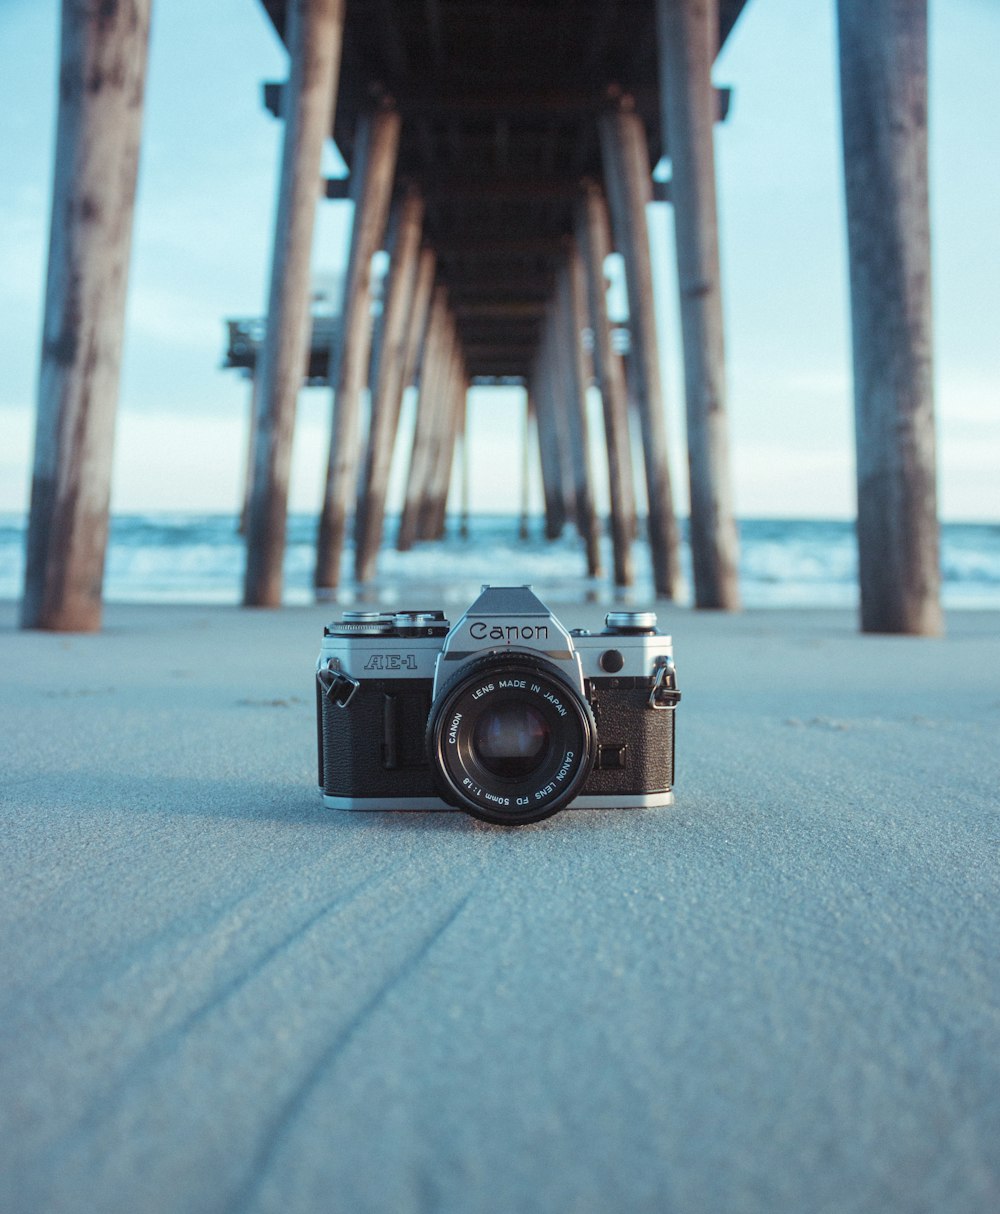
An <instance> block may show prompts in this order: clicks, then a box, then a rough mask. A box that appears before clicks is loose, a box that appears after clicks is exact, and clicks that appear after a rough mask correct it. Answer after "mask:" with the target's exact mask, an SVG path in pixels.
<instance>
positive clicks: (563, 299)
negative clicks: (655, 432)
mask: <svg viewBox="0 0 1000 1214" xmlns="http://www.w3.org/2000/svg"><path fill="white" fill-rule="evenodd" d="M585 328H589V317H588V315H587V283H586V272H585V270H584V268H583V263H582V260H581V258H580V254H579V250H578V249H577V247H576V242H575V241H574V240H572V238H567V247H566V261H565V263H564V264H563V265H562V266H561V267H560V270H559V277H558V287H557V291H556V298H555V309H554V312H553V342H554V345H555V348H556V350H557V352H558V354H559V359H560V363H561V365H562V375H561V377H560V378H561V382H562V383H563V385H564V392H563V398H562V400H561V401H560V402H559V405H560V407H561V408H562V409H563V410H564V411H565V414H566V420H567V423H568V430H569V443H570V455H571V464H572V470H573V483H574V493H573V499H574V508H575V512H576V528H577V531H578V532H579V534H580V538H581V539H582V540H583V547H584V552H585V554H586V558H587V573H588V575H589V576H590V577H600V575H601V529H600V526H599V524H598V521H597V513H596V511H595V509H594V485H593V478H592V476H591V468H590V427H589V425H588V422H587V389H588V388H589V387H590V383H591V380H592V379H593V367H592V365H591V360H590V358H589V357H588V356H587V353H586V351H585V350H584V348H583V330H584V329H585Z"/></svg>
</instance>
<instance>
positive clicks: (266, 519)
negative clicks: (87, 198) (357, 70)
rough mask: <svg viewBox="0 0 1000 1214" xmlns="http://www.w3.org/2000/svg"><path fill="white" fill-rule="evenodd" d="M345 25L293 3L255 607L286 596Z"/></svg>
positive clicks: (254, 515) (257, 460) (257, 440)
mask: <svg viewBox="0 0 1000 1214" xmlns="http://www.w3.org/2000/svg"><path fill="white" fill-rule="evenodd" d="M343 28H344V0H294V2H293V3H292V4H290V5H289V7H288V25H287V32H286V41H287V43H288V53H289V59H290V71H289V78H288V83H287V85H286V86H285V88H284V89H283V90H282V105H283V111H284V112H283V117H284V121H285V131H284V145H283V149H282V155H281V181H280V184H279V186H278V211H277V217H276V219H275V225H274V249H273V254H272V260H271V289H270V294H269V298H268V311H267V332H266V334H265V337H264V345H263V349H262V350H261V351H260V363H259V365H258V366H257V369H256V375H257V377H258V378H259V380H260V383H259V388H258V390H259V392H260V407H259V411H258V419H257V420H258V425H257V431H256V434H255V436H254V458H253V478H252V486H253V487H252V491H251V496H250V508H249V511H248V514H247V568H246V578H245V582H244V588H243V602H244V603H245V604H246V605H247V606H248V607H278V606H280V604H281V588H282V564H283V561H284V555H285V528H286V524H287V519H288V479H289V472H290V470H291V462H292V432H293V428H294V425H295V404H296V401H297V399H298V393H299V388H300V386H301V384H302V368H303V367H304V366H305V362H306V351H307V348H308V343H309V338H310V317H309V260H310V254H311V251H312V234H313V225H314V221H315V218H316V204H317V201H318V199H319V195H320V183H321V177H320V161H321V157H322V152H323V142H324V140H325V139H326V137H327V136H328V135H329V134H330V132H331V130H332V129H333V107H334V103H335V100H336V94H337V81H338V77H339V74H340V48H341V42H342V38H343Z"/></svg>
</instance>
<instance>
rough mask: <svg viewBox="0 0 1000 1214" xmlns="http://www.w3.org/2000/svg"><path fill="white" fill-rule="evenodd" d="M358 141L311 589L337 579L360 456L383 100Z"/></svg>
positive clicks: (386, 163)
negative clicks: (362, 400)
mask: <svg viewBox="0 0 1000 1214" xmlns="http://www.w3.org/2000/svg"><path fill="white" fill-rule="evenodd" d="M361 126H362V129H361V130H360V131H359V133H358V137H357V141H356V152H355V156H356V158H355V163H354V171H353V173H352V180H353V182H354V183H355V186H356V192H355V193H354V221H353V224H352V227H351V251H350V256H349V258H348V266H347V277H346V279H345V281H344V303H343V307H342V308H341V327H340V333H339V341H338V344H337V349H336V353H335V356H334V357H333V358H332V362H331V365H332V367H333V368H334V371H333V376H332V380H333V383H334V384H335V385H336V386H335V388H334V400H333V424H332V427H331V438H330V458H329V461H328V463H327V473H326V490H325V493H324V495H323V509H322V512H321V514H320V522H319V535H318V538H317V542H316V571H315V575H314V584H315V585H316V587H317V588H321V589H331V588H333V587H336V586H337V585H339V583H340V560H341V556H342V554H343V551H344V538H345V535H346V531H347V517H348V511H349V509H350V507H351V505H352V503H353V500H354V493H355V486H356V478H357V469H358V460H359V456H360V427H361V403H362V402H361V396H362V393H363V392H364V390H365V387H366V385H367V383H368V375H369V362H370V354H371V341H372V258H373V257H374V256H375V254H376V253H377V252H378V250H379V249H380V248H381V246H382V242H383V240H384V237H385V228H386V221H387V219H388V216H389V204H390V201H391V198H392V186H393V179H394V177H395V173H396V156H397V153H398V149H399V132H400V118H399V114H398V112H397V111H396V110H395V109H393V108H392V107H391V106H389V105H388V104H384V105H382V106H380V107H379V108H378V109H377V110H375V111H374V112H373V113H369V114H366V115H364V117H363V118H362V121H361Z"/></svg>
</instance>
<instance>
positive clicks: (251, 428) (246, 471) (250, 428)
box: [236, 367, 260, 535]
mask: <svg viewBox="0 0 1000 1214" xmlns="http://www.w3.org/2000/svg"><path fill="white" fill-rule="evenodd" d="M259 383H260V376H259V375H258V374H257V368H256V367H254V368H253V369H252V370H251V372H250V401H249V404H248V406H247V449H246V462H245V464H244V466H243V505H242V506H241V507H240V518H239V522H238V523H237V526H236V533H237V535H246V533H247V520H248V519H249V517H250V497H251V495H252V493H253V446H254V437H255V436H256V434H257V424H258V423H257V414H258V412H259V411H260V392H259V391H258V390H257V385H258V384H259Z"/></svg>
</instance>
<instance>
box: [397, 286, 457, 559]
mask: <svg viewBox="0 0 1000 1214" xmlns="http://www.w3.org/2000/svg"><path fill="white" fill-rule="evenodd" d="M452 341H453V333H452V331H451V328H450V323H449V318H448V295H447V292H446V291H445V289H444V287H441V286H437V287H435V288H434V294H433V298H432V300H431V311H430V318H429V319H428V322H427V334H426V338H425V341H424V350H423V354H422V356H421V360H420V386H419V393H418V396H417V411H416V418H415V420H414V430H413V444H412V447H411V451H410V465H409V469H408V473H407V478H406V491H405V495H404V498H403V509H402V511H401V513H400V518H399V531H398V532H397V535H396V547H397V549H398V550H399V551H400V552H407V551H409V549H410V548H412V547H413V545H414V543H415V542H416V540H417V533H418V528H419V520H420V514H421V509H422V505H423V502H424V499H425V497H426V494H427V482H428V478H429V477H430V473H431V467H432V464H433V456H434V450H435V448H434V433H435V427H436V422H437V415H438V413H439V411H440V410H441V409H442V407H443V404H444V396H443V394H444V392H445V390H446V388H447V383H448V374H449V369H450V365H449V357H450V349H451V345H452Z"/></svg>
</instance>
